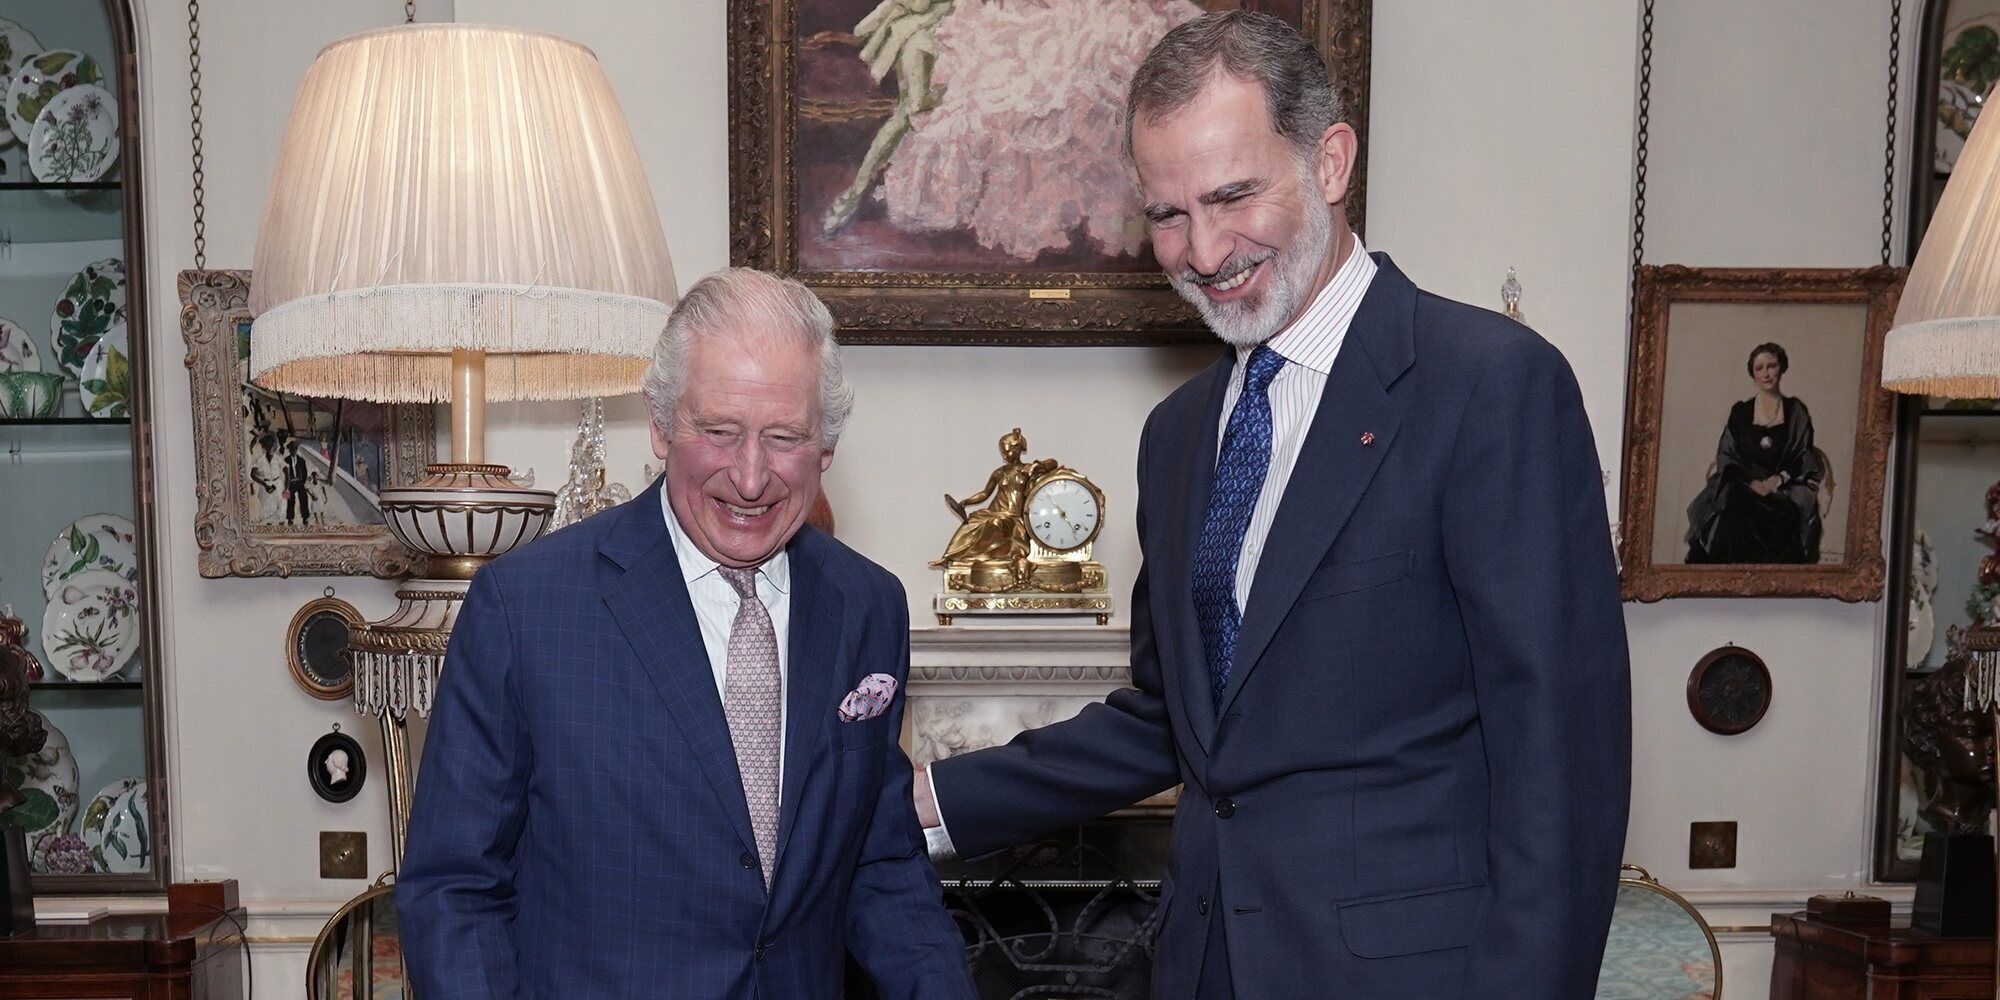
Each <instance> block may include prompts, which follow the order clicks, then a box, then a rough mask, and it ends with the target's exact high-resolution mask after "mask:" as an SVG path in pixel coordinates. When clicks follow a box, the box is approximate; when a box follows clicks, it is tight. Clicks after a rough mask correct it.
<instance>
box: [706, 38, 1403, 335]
mask: <svg viewBox="0 0 2000 1000" xmlns="http://www.w3.org/2000/svg"><path fill="white" fill-rule="evenodd" d="M1372 2H1373V0H1199V2H1195V0H1032V2H1022V0H730V7H729V121H730V127H729V128H730V134H729V213H730V248H729V259H730V263H732V264H735V265H737V266H743V267H755V268H759V269H762V270H767V271H774V272H777V273H781V274H787V275H791V276H793V277H796V278H798V279H800V280H801V281H804V282H805V283H806V284H807V285H809V286H811V287H812V289H813V290H814V291H815V292H817V293H818V294H819V295H820V297H821V298H822V299H824V300H826V303H827V305H828V307H829V308H830V309H832V311H833V315H834V319H835V321H836V322H837V324H838V325H839V328H840V331H841V339H842V340H843V341H845V342H847V343H862V344H867V343H910V344H962V345H973V344H1044V345H1077V346H1104V345H1117V344H1155V343H1169V342H1187V341H1205V340H1207V339H1208V337H1209V334H1208V332H1207V330H1206V328H1204V327H1203V326H1202V325H1201V321H1200V319H1199V317H1198V316H1197V315H1196V314H1195V312H1194V310H1193V309H1192V308H1191V307H1189V306H1188V305H1187V304H1185V303H1184V302H1182V301H1181V299H1180V297H1179V296H1178V295H1176V294H1175V293H1174V291H1173V289H1172V288H1171V287H1170V286H1169V285H1168V284H1167V281H1166V278H1165V277H1164V276H1163V275H1162V274H1161V273H1160V269H1159V265H1158V263H1157V262H1156V261H1155V260H1154V259H1153V255H1152V252H1151V250H1150V248H1149V247H1148V246H1147V242H1146V231H1145V225H1144V220H1143V217H1142V215H1141V212H1140V204H1139V197H1138V194H1137V192H1136V190H1135V189H1134V188H1133V185H1132V182H1131V179H1130V176H1129V174H1128V172H1127V170H1126V167H1125V163H1124V158H1123V152H1122V149H1121V147H1122V144H1123V114H1124V104H1125V87H1126V84H1127V83H1128V81H1129V80H1130V79H1131V75H1132V72H1133V70H1134V69H1136V68H1137V66H1138V64H1139V61H1140V60H1141V59H1142V58H1144V56H1145V53H1146V51H1147V50H1148V49H1149V48H1151V46H1152V44H1153V43H1154V42H1155V41H1157V40H1158V39H1159V37H1160V36H1161V35H1163V34H1165V33H1166V31H1167V30H1168V29H1169V28H1170V27H1172V26H1173V25H1175V24H1178V23H1180V22H1182V21H1185V20H1187V19H1188V18H1191V17H1194V16H1196V15H1198V14H1200V13H1202V12H1203V11H1204V10H1223V9H1235V8H1245V9H1253V10H1258V11H1263V12H1266V13H1270V14H1272V15H1274V16H1277V17H1279V18H1282V19H1284V20H1286V21H1287V22H1289V23H1291V24H1293V25H1296V26H1298V27H1299V28H1300V29H1301V30H1302V31H1304V32H1305V33H1306V35H1307V36H1308V37H1310V38H1312V39H1313V40H1314V43H1315V44H1316V45H1317V46H1318V47H1319V49H1320V51H1321V53H1322V54H1323V55H1324V56H1325V57H1326V60H1327V66H1328V69H1329V70H1330V71H1331V73H1332V76H1333V80H1334V85H1335V88H1336V90H1337V91H1338V93H1339V96H1340V98H1341V101H1342V105H1343V107H1345V108H1346V109H1347V119H1348V121H1349V122H1351V123H1352V124H1353V125H1354V128H1355V131H1357V132H1359V133H1360V134H1361V136H1362V140H1363V141H1362V150H1361V155H1360V157H1359V159H1358V162H1359V163H1362V164H1365V163H1366V162H1367V142H1366V138H1367V134H1368V127H1367V126H1368V121H1367V119H1368V69H1369V64H1368V40H1369V31H1370V15H1371V9H1372V7H1371V5H1372ZM1366 190H1367V189H1366V185H1365V178H1364V177H1363V176H1362V171H1361V170H1360V169H1359V168H1357V169H1356V171H1355V175H1354V179H1353V182H1352V185H1351V187H1350V189H1349V194H1348V198H1347V203H1346V204H1347V213H1348V217H1349V218H1350V219H1351V220H1353V221H1354V223H1355V225H1356V228H1357V229H1358V228H1359V224H1360V220H1361V219H1362V218H1363V217H1364V211H1365V198H1366Z"/></svg>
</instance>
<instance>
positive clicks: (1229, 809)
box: [1215, 799, 1236, 819]
mask: <svg viewBox="0 0 2000 1000" xmlns="http://www.w3.org/2000/svg"><path fill="white" fill-rule="evenodd" d="M1215 815H1216V818H1217V819H1228V818H1229V817H1231V816H1234V815H1236V803H1235V802H1234V801H1232V800H1230V799H1223V800H1222V801H1220V802H1217V803H1216V804H1215Z"/></svg>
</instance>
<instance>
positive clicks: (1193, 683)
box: [1152, 351, 1236, 754]
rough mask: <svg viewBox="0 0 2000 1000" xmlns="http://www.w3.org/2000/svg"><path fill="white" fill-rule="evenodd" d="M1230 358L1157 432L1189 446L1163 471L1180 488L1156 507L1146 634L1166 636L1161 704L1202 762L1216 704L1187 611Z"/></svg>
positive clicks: (1231, 367)
mask: <svg viewBox="0 0 2000 1000" xmlns="http://www.w3.org/2000/svg"><path fill="white" fill-rule="evenodd" d="M1235 357H1236V355H1235V352H1233V351H1231V352H1227V353H1226V354H1225V355H1224V356H1223V358H1222V360H1220V361H1218V362H1216V363H1215V364H1214V365H1212V366H1210V367H1209V369H1208V372H1207V377H1208V384H1207V385H1206V386H1205V387H1204V390H1203V391H1202V392H1201V393H1200V394H1199V395H1198V397H1197V398H1199V399H1200V400H1201V403H1200V405H1199V406H1198V407H1196V408H1195V409H1194V411H1193V412H1192V413H1190V414H1185V415H1182V416H1181V417H1180V420H1179V425H1178V426H1174V427H1170V428H1163V430H1168V431H1170V432H1171V433H1170V434H1169V435H1167V436H1165V437H1164V439H1163V441H1162V445H1163V446H1167V447H1172V445H1171V444H1169V443H1170V442H1176V441H1187V442H1191V444H1190V445H1189V446H1188V447H1185V448H1175V449H1174V452H1173V453H1174V455H1175V457H1174V459H1173V460H1172V461H1170V462H1168V463H1167V464H1166V468H1165V469H1164V474H1165V475H1166V477H1167V478H1166V480H1165V481H1166V482H1168V483H1173V484H1179V488H1178V492H1173V491H1171V490H1170V492H1169V501H1168V502H1167V503H1166V504H1164V505H1163V511H1162V512H1163V513H1164V514H1165V515H1166V516H1167V517H1168V523H1167V524H1165V525H1164V526H1163V528H1164V530H1162V531H1161V533H1160V537H1162V538H1166V539H1169V540H1170V543H1171V544H1170V547H1169V548H1168V549H1167V550H1166V551H1165V552H1163V553H1162V559H1161V560H1160V572H1159V574H1158V575H1157V576H1155V577H1153V578H1152V579H1153V592H1154V594H1155V595H1156V596H1153V597H1152V600H1153V602H1154V605H1155V609H1156V610H1155V612H1154V616H1153V619H1154V622H1153V627H1154V628H1156V629H1159V630H1161V631H1162V632H1164V633H1166V634H1167V635H1168V636H1169V639H1168V641H1165V642H1161V643H1158V644H1157V645H1156V648H1158V649H1160V650H1162V651H1163V655H1162V657H1161V659H1162V662H1161V664H1160V672H1161V674H1162V675H1163V677H1162V679H1163V682H1164V683H1166V684H1168V685H1169V686H1170V688H1171V690H1169V691H1168V697H1169V698H1170V699H1174V698H1178V700H1179V701H1180V703H1181V711H1179V712H1171V713H1169V715H1171V716H1172V717H1173V718H1174V719H1176V720H1178V721H1179V722H1180V724H1181V736H1182V737H1183V739H1185V740H1190V741H1192V743H1193V745H1195V746H1198V747H1200V748H1201V752H1202V753H1203V754H1207V753H1208V741H1209V736H1210V734H1212V733H1213V732H1214V731H1215V699H1214V698H1212V697H1209V695H1208V691H1209V681H1208V657H1207V655H1206V654H1205V653H1204V652H1203V648H1204V647H1203V645H1202V641H1201V624H1200V622H1199V620H1198V619H1197V618H1196V616H1195V611H1194V572H1193V569H1194V556H1195V548H1196V546H1198V545H1199V544H1200V542H1201V523H1202V520H1203V519H1204V518H1206V517H1207V516H1208V491H1209V489H1210V487H1211V485H1212V484H1213V483H1214V481H1215V449H1216V436H1217V428H1218V427H1219V426H1221V420H1222V398H1223V395H1224V394H1225V392H1226V391H1227V390H1228V388H1229V379H1230V375H1231V372H1233V371H1234V368H1235V364H1236V361H1235Z"/></svg>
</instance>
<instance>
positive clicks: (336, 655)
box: [285, 594, 367, 701]
mask: <svg viewBox="0 0 2000 1000" xmlns="http://www.w3.org/2000/svg"><path fill="white" fill-rule="evenodd" d="M366 620H367V619H364V618H362V617H361V612H359V611H356V610H354V605H352V604H349V603H347V602H346V601H343V600H341V599H340V598H338V597H335V596H333V595H332V594H328V595H326V596H325V597H318V598H314V599H313V600H311V601H308V602H306V605H305V607H302V608H300V609H299V611H298V614H295V615H293V616H292V624H291V627H290V628H287V629H286V630H285V665H286V666H288V667H290V668H291V671H292V679H293V680H295V681H297V682H298V684H299V687H301V688H304V689H305V692H306V693H307V694H309V695H312V696H313V697H315V698H318V699H320V700H322V701H333V700H335V699H338V698H345V697H347V696H348V695H349V694H351V693H353V691H354V667H353V661H352V660H349V659H348V657H347V637H348V634H349V633H350V632H352V631H353V630H354V626H356V625H360V624H362V623H363V622H365V621H366Z"/></svg>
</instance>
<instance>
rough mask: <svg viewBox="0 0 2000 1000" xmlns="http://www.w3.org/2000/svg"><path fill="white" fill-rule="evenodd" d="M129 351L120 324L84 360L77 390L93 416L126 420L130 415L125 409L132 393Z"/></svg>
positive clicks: (101, 338) (78, 376)
mask: <svg viewBox="0 0 2000 1000" xmlns="http://www.w3.org/2000/svg"><path fill="white" fill-rule="evenodd" d="M130 350H131V348H130V347H129V346H128V341H127V339H126V336H125V324H123V323H119V324H117V325H115V326H113V327H112V328H111V329H110V330H107V331H105V334H104V336H102V337H99V338H98V339H97V344H96V346H94V347H92V348H91V349H90V353H89V354H88V355H86V356H85V357H84V359H83V371H82V372H80V373H78V375H77V389H78V391H79V392H80V393H81V394H82V396H83V408H84V409H85V410H88V411H90V415H91V416H93V417H103V418H111V417H123V416H126V415H127V414H128V413H129V412H130V411H129V410H128V409H127V408H126V405H125V404H126V399H127V394H128V393H129V392H130V391H131V389H132V361H131V357H130V355H129V353H128V352H129V351H130Z"/></svg>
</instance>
